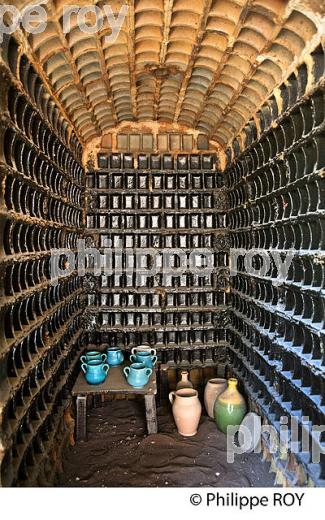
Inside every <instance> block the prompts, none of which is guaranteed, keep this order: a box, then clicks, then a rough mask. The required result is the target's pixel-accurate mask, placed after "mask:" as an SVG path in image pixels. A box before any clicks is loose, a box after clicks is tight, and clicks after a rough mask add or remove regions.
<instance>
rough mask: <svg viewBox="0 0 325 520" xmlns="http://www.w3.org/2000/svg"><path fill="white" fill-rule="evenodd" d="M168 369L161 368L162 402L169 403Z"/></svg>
mask: <svg viewBox="0 0 325 520" xmlns="http://www.w3.org/2000/svg"><path fill="white" fill-rule="evenodd" d="M168 389H169V388H168V369H167V367H166V365H164V366H163V367H160V401H161V402H163V403H164V402H168Z"/></svg>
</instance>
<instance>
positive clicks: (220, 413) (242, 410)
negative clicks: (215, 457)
mask: <svg viewBox="0 0 325 520" xmlns="http://www.w3.org/2000/svg"><path fill="white" fill-rule="evenodd" d="M237 385H238V381H237V379H234V378H231V379H229V380H228V388H227V389H226V390H225V391H224V392H223V393H222V394H220V395H219V397H218V399H217V400H216V402H215V405H214V411H213V412H214V420H215V422H216V425H217V426H218V428H219V430H221V431H222V432H223V433H227V427H228V426H239V425H240V424H241V422H242V420H243V419H244V417H245V415H246V411H247V406H246V401H245V399H244V397H243V396H242V395H241V394H240V393H239V392H238V390H237Z"/></svg>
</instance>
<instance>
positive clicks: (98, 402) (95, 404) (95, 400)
mask: <svg viewBox="0 0 325 520" xmlns="http://www.w3.org/2000/svg"><path fill="white" fill-rule="evenodd" d="M101 406H102V396H101V395H98V394H96V395H94V396H93V407H94V408H100V407H101Z"/></svg>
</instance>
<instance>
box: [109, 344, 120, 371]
mask: <svg viewBox="0 0 325 520" xmlns="http://www.w3.org/2000/svg"><path fill="white" fill-rule="evenodd" d="M123 361H124V355H123V352H122V350H121V349H120V348H118V347H110V348H108V349H107V363H108V364H109V365H110V366H112V367H116V366H118V365H121V364H122V363H123Z"/></svg>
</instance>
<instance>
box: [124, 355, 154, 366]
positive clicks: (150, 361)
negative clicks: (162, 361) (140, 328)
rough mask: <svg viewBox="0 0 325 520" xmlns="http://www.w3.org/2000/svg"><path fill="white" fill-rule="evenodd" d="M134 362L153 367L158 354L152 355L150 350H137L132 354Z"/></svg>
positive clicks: (131, 357)
mask: <svg viewBox="0 0 325 520" xmlns="http://www.w3.org/2000/svg"><path fill="white" fill-rule="evenodd" d="M130 360H131V361H132V363H143V364H144V365H145V366H146V367H147V368H153V367H154V366H155V364H156V363H157V356H152V355H151V354H150V352H137V353H136V355H134V354H132V355H131V356H130Z"/></svg>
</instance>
